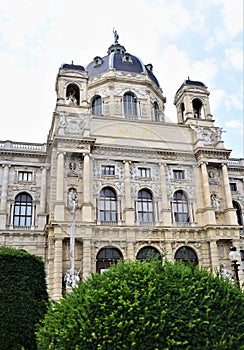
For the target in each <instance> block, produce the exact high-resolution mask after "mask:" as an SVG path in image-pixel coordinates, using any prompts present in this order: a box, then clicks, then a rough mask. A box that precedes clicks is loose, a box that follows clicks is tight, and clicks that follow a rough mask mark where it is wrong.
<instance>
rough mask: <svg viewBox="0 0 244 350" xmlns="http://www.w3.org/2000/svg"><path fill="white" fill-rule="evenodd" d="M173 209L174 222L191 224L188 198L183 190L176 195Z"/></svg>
mask: <svg viewBox="0 0 244 350" xmlns="http://www.w3.org/2000/svg"><path fill="white" fill-rule="evenodd" d="M172 209H173V220H174V222H179V223H188V222H190V213H189V204H188V198H187V195H186V194H185V193H184V192H183V191H182V190H178V191H176V192H175V193H174V196H173V208H172Z"/></svg>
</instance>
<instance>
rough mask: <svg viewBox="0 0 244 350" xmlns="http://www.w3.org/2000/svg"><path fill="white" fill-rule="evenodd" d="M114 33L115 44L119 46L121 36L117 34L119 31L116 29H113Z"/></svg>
mask: <svg viewBox="0 0 244 350" xmlns="http://www.w3.org/2000/svg"><path fill="white" fill-rule="evenodd" d="M113 33H114V44H118V43H119V42H118V40H119V35H118V33H117V30H116V29H115V28H113Z"/></svg>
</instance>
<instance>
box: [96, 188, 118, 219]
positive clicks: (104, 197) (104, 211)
mask: <svg viewBox="0 0 244 350" xmlns="http://www.w3.org/2000/svg"><path fill="white" fill-rule="evenodd" d="M99 213H100V221H108V222H111V221H113V222H114V221H117V198H116V193H115V191H114V190H113V189H112V188H110V187H106V188H103V189H102V190H101V192H100V206H99Z"/></svg>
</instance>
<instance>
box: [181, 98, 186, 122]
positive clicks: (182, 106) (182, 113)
mask: <svg viewBox="0 0 244 350" xmlns="http://www.w3.org/2000/svg"><path fill="white" fill-rule="evenodd" d="M180 112H181V117H182V120H183V121H184V120H185V104H184V103H183V102H182V103H181V104H180Z"/></svg>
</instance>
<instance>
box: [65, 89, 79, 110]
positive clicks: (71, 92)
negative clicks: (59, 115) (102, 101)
mask: <svg viewBox="0 0 244 350" xmlns="http://www.w3.org/2000/svg"><path fill="white" fill-rule="evenodd" d="M65 103H66V104H67V105H70V106H79V105H80V89H79V87H78V86H77V85H76V84H69V85H68V86H67V88H66V100H65Z"/></svg>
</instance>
